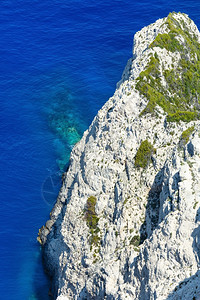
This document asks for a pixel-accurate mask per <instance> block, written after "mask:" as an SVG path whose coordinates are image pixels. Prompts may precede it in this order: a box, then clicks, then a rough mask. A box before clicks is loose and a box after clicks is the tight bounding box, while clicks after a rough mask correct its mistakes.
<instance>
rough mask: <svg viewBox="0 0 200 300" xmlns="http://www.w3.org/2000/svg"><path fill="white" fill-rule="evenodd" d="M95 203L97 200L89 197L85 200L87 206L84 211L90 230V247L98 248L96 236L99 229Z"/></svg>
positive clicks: (97, 237)
mask: <svg viewBox="0 0 200 300" xmlns="http://www.w3.org/2000/svg"><path fill="white" fill-rule="evenodd" d="M96 202H97V198H96V197H94V196H90V197H89V198H88V199H87V206H86V210H85V218H86V222H87V225H88V227H89V228H90V233H91V239H90V244H91V246H92V245H93V244H94V245H96V246H98V244H99V240H100V238H99V236H98V233H99V231H100V229H99V227H98V226H97V225H98V222H99V218H98V216H97V214H96V211H95V206H96Z"/></svg>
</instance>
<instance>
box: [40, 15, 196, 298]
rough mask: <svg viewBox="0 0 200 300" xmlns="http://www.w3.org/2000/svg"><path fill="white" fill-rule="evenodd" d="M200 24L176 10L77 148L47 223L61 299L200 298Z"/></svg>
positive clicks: (146, 42) (147, 39) (140, 48)
mask: <svg viewBox="0 0 200 300" xmlns="http://www.w3.org/2000/svg"><path fill="white" fill-rule="evenodd" d="M199 106H200V33H199V31H198V29H197V27H196V25H195V24H194V23H193V21H192V20H190V19H189V17H188V16H187V15H185V14H181V13H171V14H169V16H168V17H166V18H163V19H160V20H158V21H156V22H155V23H154V24H151V25H149V26H147V27H145V28H143V29H142V30H141V31H139V32H137V33H136V34H135V36H134V47H133V57H132V58H131V59H130V60H129V61H128V63H127V66H126V68H125V70H124V73H123V76H122V80H121V81H120V82H119V83H118V85H117V89H116V91H115V93H114V95H113V97H111V98H110V99H109V100H108V101H107V102H106V104H105V105H104V106H103V108H102V109H101V110H100V111H99V112H98V114H97V116H96V117H95V118H94V120H93V122H92V124H91V126H90V127H89V129H88V130H87V131H86V132H85V133H84V135H83V137H82V139H81V140H80V142H78V143H77V144H76V145H75V147H74V148H73V150H72V153H71V158H70V164H69V168H68V170H67V172H66V173H65V174H64V178H63V185H62V188H61V190H60V193H59V196H58V199H57V203H56V204H55V206H54V208H53V210H52V212H51V216H50V220H48V221H47V223H46V225H45V226H43V227H42V228H41V229H40V232H39V237H38V240H39V241H40V243H41V244H42V247H43V254H44V261H45V268H46V269H47V271H48V272H49V274H50V276H52V285H53V287H52V293H53V295H54V299H58V300H64V299H131V300H133V299H140V300H144V299H145V300H148V299H159V300H162V299H167V300H168V299H170V300H172V299H174V300H175V299H187V300H188V299H200V284H199V283H200V271H199V258H200V206H199V204H200V121H199V119H200V110H199Z"/></svg>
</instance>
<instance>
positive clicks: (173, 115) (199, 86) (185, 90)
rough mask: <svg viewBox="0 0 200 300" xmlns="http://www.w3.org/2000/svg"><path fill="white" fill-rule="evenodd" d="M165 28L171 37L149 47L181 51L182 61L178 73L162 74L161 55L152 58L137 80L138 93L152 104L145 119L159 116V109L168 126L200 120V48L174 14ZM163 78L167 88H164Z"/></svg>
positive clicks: (149, 104)
mask: <svg viewBox="0 0 200 300" xmlns="http://www.w3.org/2000/svg"><path fill="white" fill-rule="evenodd" d="M165 25H167V27H168V28H169V33H168V34H167V33H165V34H158V35H157V37H156V38H155V40H154V41H153V42H152V43H151V45H150V46H149V47H150V48H152V49H153V48H154V47H160V48H165V49H167V50H168V51H170V52H176V51H178V52H179V53H180V55H181V59H180V60H179V65H178V67H177V68H176V69H174V68H173V67H172V68H171V69H167V70H162V71H163V72H162V74H161V69H162V66H161V65H160V60H159V57H158V54H157V53H155V54H154V56H153V55H152V56H151V58H150V61H149V63H148V65H147V67H146V70H145V71H143V72H141V73H140V75H139V77H138V78H137V84H136V89H137V90H138V91H139V92H140V93H141V94H142V95H143V96H145V97H146V98H147V100H148V104H147V106H146V108H145V109H144V110H143V111H142V113H141V115H143V114H147V113H151V114H155V113H156V111H155V107H156V105H159V106H160V107H162V108H163V110H164V111H165V112H166V113H167V115H168V116H167V121H168V122H178V121H180V120H181V121H184V122H189V121H191V120H196V119H200V113H199V112H198V111H199V105H200V100H199V99H200V44H199V43H198V41H197V38H196V36H194V35H193V34H190V32H189V31H188V28H187V25H186V24H185V23H184V22H183V21H178V20H176V19H175V18H174V17H173V13H172V14H169V16H168V17H167V20H166V22H165ZM182 41H183V42H182ZM161 75H163V76H164V78H165V81H166V83H167V84H166V86H163V85H162V84H161V79H160V78H161Z"/></svg>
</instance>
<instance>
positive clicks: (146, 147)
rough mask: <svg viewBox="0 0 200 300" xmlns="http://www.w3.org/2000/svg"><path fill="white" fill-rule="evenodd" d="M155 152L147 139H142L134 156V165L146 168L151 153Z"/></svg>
mask: <svg viewBox="0 0 200 300" xmlns="http://www.w3.org/2000/svg"><path fill="white" fill-rule="evenodd" d="M154 153H156V149H155V148H154V147H153V146H152V145H151V143H150V142H148V141H147V140H145V141H142V143H141V145H140V147H139V149H138V151H137V153H136V156H135V167H136V168H146V167H147V166H148V165H149V163H150V162H151V157H152V155H153V154H154Z"/></svg>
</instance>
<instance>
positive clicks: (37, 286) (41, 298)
mask: <svg viewBox="0 0 200 300" xmlns="http://www.w3.org/2000/svg"><path fill="white" fill-rule="evenodd" d="M37 247H38V249H39V252H40V253H39V255H38V258H37V262H36V264H35V276H34V281H33V294H32V295H30V297H29V300H52V299H53V297H52V295H51V292H50V288H51V281H50V278H49V277H48V275H47V274H46V273H45V271H44V268H43V260H42V252H41V251H40V245H39V244H38V246H37ZM44 279H45V280H44Z"/></svg>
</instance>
